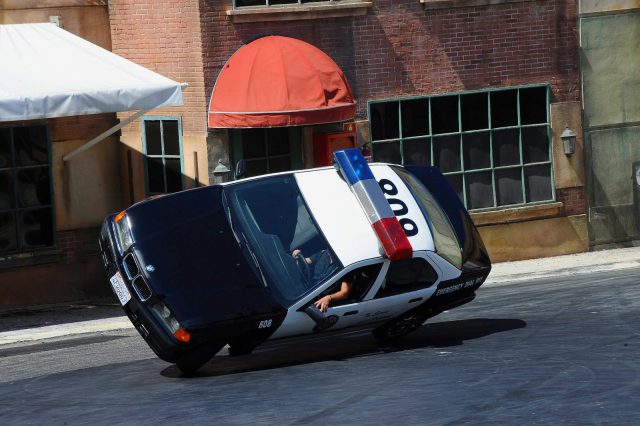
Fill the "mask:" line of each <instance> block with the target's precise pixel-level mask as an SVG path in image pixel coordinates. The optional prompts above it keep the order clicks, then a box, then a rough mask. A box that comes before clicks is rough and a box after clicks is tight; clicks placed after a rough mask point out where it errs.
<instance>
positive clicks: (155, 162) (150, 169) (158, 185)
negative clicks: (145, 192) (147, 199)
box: [147, 157, 165, 194]
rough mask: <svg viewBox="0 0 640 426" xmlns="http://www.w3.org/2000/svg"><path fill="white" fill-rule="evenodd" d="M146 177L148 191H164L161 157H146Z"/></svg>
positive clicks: (152, 192) (155, 192)
mask: <svg viewBox="0 0 640 426" xmlns="http://www.w3.org/2000/svg"><path fill="white" fill-rule="evenodd" d="M147 177H148V179H149V193H151V194H157V193H160V192H165V187H164V166H163V165H162V158H149V157H147Z"/></svg>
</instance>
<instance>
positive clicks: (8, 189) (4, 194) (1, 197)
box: [0, 170, 15, 210]
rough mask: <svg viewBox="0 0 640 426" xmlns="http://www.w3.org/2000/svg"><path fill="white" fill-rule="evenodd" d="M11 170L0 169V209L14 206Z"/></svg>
mask: <svg viewBox="0 0 640 426" xmlns="http://www.w3.org/2000/svg"><path fill="white" fill-rule="evenodd" d="M12 180H13V178H12V173H11V170H4V171H0V210H7V209H11V208H15V202H14V196H13V181H12Z"/></svg>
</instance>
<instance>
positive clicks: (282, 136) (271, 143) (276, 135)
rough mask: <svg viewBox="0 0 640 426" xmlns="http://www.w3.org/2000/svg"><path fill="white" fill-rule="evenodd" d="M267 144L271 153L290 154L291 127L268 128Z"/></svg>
mask: <svg viewBox="0 0 640 426" xmlns="http://www.w3.org/2000/svg"><path fill="white" fill-rule="evenodd" d="M266 132H267V145H268V151H269V155H270V156H271V155H287V154H289V128H287V127H277V128H274V129H267V130H266Z"/></svg>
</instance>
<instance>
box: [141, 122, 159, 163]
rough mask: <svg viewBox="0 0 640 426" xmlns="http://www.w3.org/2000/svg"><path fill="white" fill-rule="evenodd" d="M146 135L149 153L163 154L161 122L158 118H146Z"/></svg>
mask: <svg viewBox="0 0 640 426" xmlns="http://www.w3.org/2000/svg"><path fill="white" fill-rule="evenodd" d="M144 137H145V142H146V144H147V152H146V153H147V154H149V155H162V140H161V138H160V122H159V121H158V120H145V122H144Z"/></svg>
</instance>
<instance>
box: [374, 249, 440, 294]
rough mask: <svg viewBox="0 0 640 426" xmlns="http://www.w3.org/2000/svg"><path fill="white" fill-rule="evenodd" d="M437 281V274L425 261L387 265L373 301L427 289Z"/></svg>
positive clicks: (399, 261)
mask: <svg viewBox="0 0 640 426" xmlns="http://www.w3.org/2000/svg"><path fill="white" fill-rule="evenodd" d="M437 280H438V273H437V272H436V271H435V269H433V266H431V265H430V264H429V262H427V261H426V260H424V259H422V258H420V257H417V258H412V259H405V260H396V261H393V262H391V264H389V269H388V270H387V275H386V276H385V278H384V281H383V283H382V285H381V286H380V289H379V290H378V292H377V293H376V295H375V297H374V298H375V299H378V298H381V297H387V296H393V295H395V294H400V293H407V292H410V291H415V290H419V289H421V288H427V287H430V286H431V285H433V283H435V282H436V281H437Z"/></svg>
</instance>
